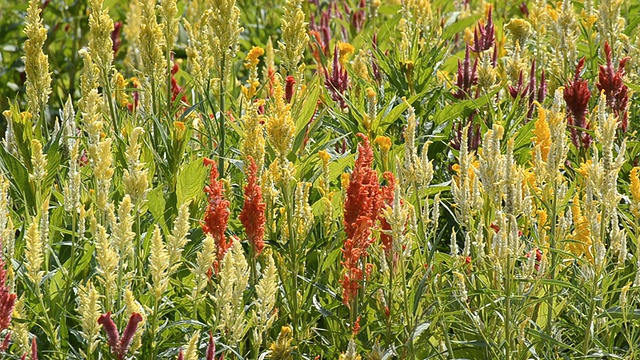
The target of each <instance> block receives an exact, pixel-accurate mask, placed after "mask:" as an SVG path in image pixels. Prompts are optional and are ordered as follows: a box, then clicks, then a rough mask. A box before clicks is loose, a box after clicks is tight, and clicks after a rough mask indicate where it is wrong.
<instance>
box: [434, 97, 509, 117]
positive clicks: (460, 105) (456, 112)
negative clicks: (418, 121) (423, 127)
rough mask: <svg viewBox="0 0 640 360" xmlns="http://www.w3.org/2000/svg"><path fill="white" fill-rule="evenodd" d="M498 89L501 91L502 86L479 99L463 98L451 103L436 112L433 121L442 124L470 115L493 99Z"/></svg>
mask: <svg viewBox="0 0 640 360" xmlns="http://www.w3.org/2000/svg"><path fill="white" fill-rule="evenodd" d="M498 91H500V88H497V89H495V90H493V91H492V92H490V93H488V94H486V95H484V96H481V97H479V98H477V99H468V100H462V101H458V102H456V103H453V104H449V105H447V106H445V107H444V108H442V109H441V110H440V111H438V112H437V113H436V115H435V117H434V118H433V122H434V123H436V124H442V123H444V122H446V121H449V120H454V119H457V118H459V117H461V116H463V115H468V114H470V113H471V112H472V111H474V110H477V109H479V108H481V107H483V106H485V105H486V104H488V103H489V101H491V99H493V97H494V96H495V94H497V93H498Z"/></svg>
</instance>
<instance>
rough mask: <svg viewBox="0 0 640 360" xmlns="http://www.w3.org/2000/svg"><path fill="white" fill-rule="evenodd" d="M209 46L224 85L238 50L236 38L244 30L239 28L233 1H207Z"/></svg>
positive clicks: (238, 17)
mask: <svg viewBox="0 0 640 360" xmlns="http://www.w3.org/2000/svg"><path fill="white" fill-rule="evenodd" d="M206 4H207V6H208V7H209V10H207V12H206V15H207V16H208V27H209V39H208V40H209V46H210V48H211V50H212V52H213V58H214V59H217V61H218V64H217V66H218V69H219V70H220V72H219V74H218V76H219V77H220V79H221V81H222V82H223V83H224V82H226V79H227V74H228V73H229V72H230V70H231V66H230V65H231V59H232V58H233V57H234V56H235V54H236V51H237V48H238V38H239V36H240V34H241V33H242V31H243V30H244V29H243V28H242V27H240V9H238V7H237V6H236V1H235V0H215V1H207V2H206Z"/></svg>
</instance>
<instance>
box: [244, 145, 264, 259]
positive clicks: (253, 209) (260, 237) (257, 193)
mask: <svg viewBox="0 0 640 360" xmlns="http://www.w3.org/2000/svg"><path fill="white" fill-rule="evenodd" d="M248 160H249V164H250V165H249V169H248V172H247V185H246V186H245V187H244V206H243V207H242V212H240V222H242V225H243V226H244V229H245V231H246V232H247V238H248V240H249V243H250V244H251V246H252V248H253V251H254V254H255V256H256V257H257V256H258V255H260V253H261V252H262V249H263V248H264V224H265V222H266V218H265V216H264V210H265V208H266V207H267V205H266V204H265V203H264V202H263V201H262V188H261V187H260V184H258V177H257V176H256V174H257V173H258V167H257V165H256V162H255V161H254V160H253V158H252V157H251V156H249V157H248Z"/></svg>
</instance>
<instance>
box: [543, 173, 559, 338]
mask: <svg viewBox="0 0 640 360" xmlns="http://www.w3.org/2000/svg"><path fill="white" fill-rule="evenodd" d="M557 202H558V184H557V180H555V179H554V181H553V204H552V208H551V229H550V234H549V251H550V252H551V269H549V270H550V271H551V274H550V278H551V280H552V281H551V283H550V284H549V300H548V302H547V306H548V310H547V326H546V335H547V336H548V337H550V338H552V337H553V336H552V334H551V330H552V326H551V324H552V321H553V307H554V303H555V286H554V285H553V280H555V277H556V263H557V261H558V253H557V251H556V224H557V221H558V206H557ZM550 346H551V345H550Z"/></svg>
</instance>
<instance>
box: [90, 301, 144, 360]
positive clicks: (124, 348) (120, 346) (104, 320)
mask: <svg viewBox="0 0 640 360" xmlns="http://www.w3.org/2000/svg"><path fill="white" fill-rule="evenodd" d="M141 321H142V315H140V314H138V313H133V314H131V317H130V318H129V321H128V322H127V326H126V327H125V329H124V333H122V337H120V336H119V335H118V328H117V327H116V324H115V323H114V322H113V319H111V311H109V312H107V313H106V314H104V315H101V316H100V317H99V318H98V324H100V325H102V327H103V328H104V331H105V332H106V333H107V344H108V345H109V347H110V348H111V353H113V354H115V355H116V357H117V358H118V360H122V359H124V358H125V356H126V355H127V352H128V351H129V346H131V341H132V340H133V335H135V333H136V330H137V329H138V324H140V322H141Z"/></svg>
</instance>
